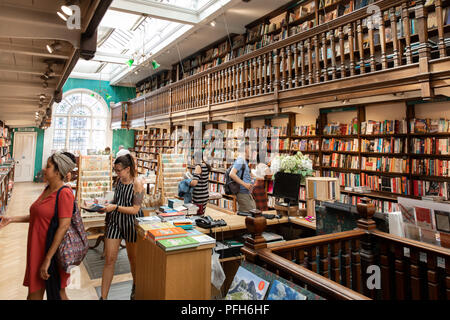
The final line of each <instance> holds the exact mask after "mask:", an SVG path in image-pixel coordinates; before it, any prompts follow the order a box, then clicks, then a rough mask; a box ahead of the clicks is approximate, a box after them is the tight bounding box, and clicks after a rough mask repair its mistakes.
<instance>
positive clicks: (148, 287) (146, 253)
mask: <svg viewBox="0 0 450 320" xmlns="http://www.w3.org/2000/svg"><path fill="white" fill-rule="evenodd" d="M137 231H138V241H137V260H136V299H137V300H210V299H211V254H212V248H214V246H215V245H214V244H208V245H203V246H199V247H196V248H189V249H184V250H175V251H170V252H166V251H164V250H163V249H161V248H160V247H159V246H158V245H157V244H156V243H155V242H154V241H152V240H144V230H143V229H142V228H140V227H139V226H138V227H137Z"/></svg>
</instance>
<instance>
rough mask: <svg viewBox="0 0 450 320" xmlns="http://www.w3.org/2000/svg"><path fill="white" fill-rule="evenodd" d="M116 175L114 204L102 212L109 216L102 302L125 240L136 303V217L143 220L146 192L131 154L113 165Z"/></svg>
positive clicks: (132, 294)
mask: <svg viewBox="0 0 450 320" xmlns="http://www.w3.org/2000/svg"><path fill="white" fill-rule="evenodd" d="M114 171H115V172H116V174H117V176H118V182H117V186H116V189H115V191H114V200H113V203H112V204H109V205H107V206H106V208H105V209H103V212H106V219H105V222H106V230H105V231H106V232H105V265H104V268H103V276H102V293H101V297H100V300H105V299H106V298H107V296H108V292H109V288H110V286H111V282H112V279H113V276H114V267H115V264H116V260H117V255H118V253H119V246H120V242H121V241H122V239H124V240H125V242H126V247H127V255H128V260H129V262H130V269H131V274H132V276H133V287H132V291H131V297H130V298H131V299H132V300H133V299H134V291H135V282H136V255H137V247H136V241H137V232H136V229H135V226H134V224H135V221H136V218H137V217H143V213H142V210H141V205H142V201H143V199H144V193H145V192H144V186H143V184H142V181H141V179H137V177H136V169H135V163H134V160H133V157H132V156H131V155H130V154H126V155H124V156H121V157H118V158H117V159H116V160H115V161H114Z"/></svg>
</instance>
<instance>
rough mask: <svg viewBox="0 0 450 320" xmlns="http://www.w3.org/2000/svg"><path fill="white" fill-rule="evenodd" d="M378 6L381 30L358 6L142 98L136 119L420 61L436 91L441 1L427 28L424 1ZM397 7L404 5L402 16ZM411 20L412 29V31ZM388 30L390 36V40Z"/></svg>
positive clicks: (424, 80) (426, 92)
mask: <svg viewBox="0 0 450 320" xmlns="http://www.w3.org/2000/svg"><path fill="white" fill-rule="evenodd" d="M374 5H376V6H378V8H379V9H380V14H381V17H382V23H380V24H379V27H378V24H375V23H374V21H373V19H370V18H371V17H372V12H371V11H368V10H367V7H364V8H361V9H358V10H356V11H354V12H352V13H350V14H347V15H344V16H341V17H338V18H337V19H334V20H332V21H330V22H327V23H324V24H321V25H319V26H317V27H314V28H311V29H309V30H307V31H305V32H301V33H299V34H297V35H294V36H291V37H288V38H287V39H284V40H282V41H278V42H276V43H273V44H270V45H268V46H266V47H263V48H261V49H259V50H256V51H254V52H251V53H249V54H245V55H243V56H240V57H238V58H236V59H233V60H231V61H229V62H226V63H223V64H221V65H219V66H216V67H214V68H211V69H209V70H205V71H203V72H200V73H198V74H196V75H193V76H189V77H186V78H184V79H181V80H179V81H177V82H175V83H172V84H170V85H168V86H166V87H163V88H160V89H158V90H156V91H153V92H150V93H147V94H146V95H144V96H142V97H139V98H136V99H134V100H132V101H131V108H132V109H136V110H135V111H133V112H131V114H132V118H136V117H140V116H142V117H143V113H145V116H146V117H152V116H156V115H165V114H171V113H176V112H179V111H186V110H192V109H198V108H206V107H208V108H209V107H210V106H212V105H215V104H226V103H237V102H238V101H239V102H240V103H245V102H243V101H245V100H247V101H248V102H249V103H250V102H251V101H250V100H251V99H250V100H248V99H249V98H255V97H263V96H264V95H267V94H270V95H271V99H274V100H275V101H276V100H277V99H278V93H280V92H284V91H288V90H291V89H296V88H303V87H305V86H310V85H316V84H322V83H327V82H330V81H335V80H341V79H347V78H351V77H354V76H359V75H369V74H375V73H376V72H379V71H384V70H394V69H396V68H400V67H404V66H412V65H416V66H417V65H418V66H419V68H418V70H419V71H418V73H419V75H414V77H413V78H415V80H416V81H419V80H420V83H421V91H422V96H423V97H429V96H431V95H432V92H431V91H432V90H431V89H430V86H431V84H430V83H431V80H430V75H429V74H430V67H429V62H430V60H431V59H432V56H431V45H430V42H429V39H431V38H433V40H434V41H435V43H436V44H437V46H436V48H434V49H435V51H434V52H433V58H444V57H447V56H448V50H447V49H448V48H447V47H446V44H445V41H444V40H445V32H446V31H447V33H448V31H449V29H448V28H447V27H448V26H444V22H443V18H442V10H443V7H442V0H435V4H434V8H435V11H436V13H437V14H436V19H437V28H435V29H428V26H427V16H428V13H427V8H426V7H424V0H417V1H415V4H414V6H412V5H410V2H409V1H408V0H382V1H378V2H376V3H375V4H374ZM396 8H401V10H400V12H399V16H396V15H395V13H396ZM385 16H386V17H390V19H384V17H385ZM413 18H414V19H415V20H416V23H415V29H414V33H413V30H411V28H410V20H411V19H413ZM402 26H403V28H402V29H403V30H404V31H403V35H402V37H398V35H397V32H395V30H400V28H401V27H402ZM375 28H377V30H375ZM387 29H390V30H391V34H392V39H389V40H387V39H386V35H387V34H388V33H387V31H386V30H387ZM377 32H378V34H379V41H378V40H377V39H378V38H377V37H376V33H377ZM385 78H386V77H385V76H384V77H383V79H385ZM380 80H381V79H380ZM372 81H373V80H372ZM144 104H145V108H144ZM208 108H207V109H208Z"/></svg>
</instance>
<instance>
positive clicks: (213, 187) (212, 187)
mask: <svg viewBox="0 0 450 320" xmlns="http://www.w3.org/2000/svg"><path fill="white" fill-rule="evenodd" d="M209 192H218V193H220V194H225V185H223V184H220V183H214V182H211V181H210V183H209Z"/></svg>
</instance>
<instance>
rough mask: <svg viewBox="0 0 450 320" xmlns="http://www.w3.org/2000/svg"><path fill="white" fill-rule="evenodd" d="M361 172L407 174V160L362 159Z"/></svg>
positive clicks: (385, 158) (386, 158) (387, 158)
mask: <svg viewBox="0 0 450 320" xmlns="http://www.w3.org/2000/svg"><path fill="white" fill-rule="evenodd" d="M361 170H369V171H381V172H396V173H409V160H408V159H402V158H389V157H381V158H377V157H362V158H361Z"/></svg>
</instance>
